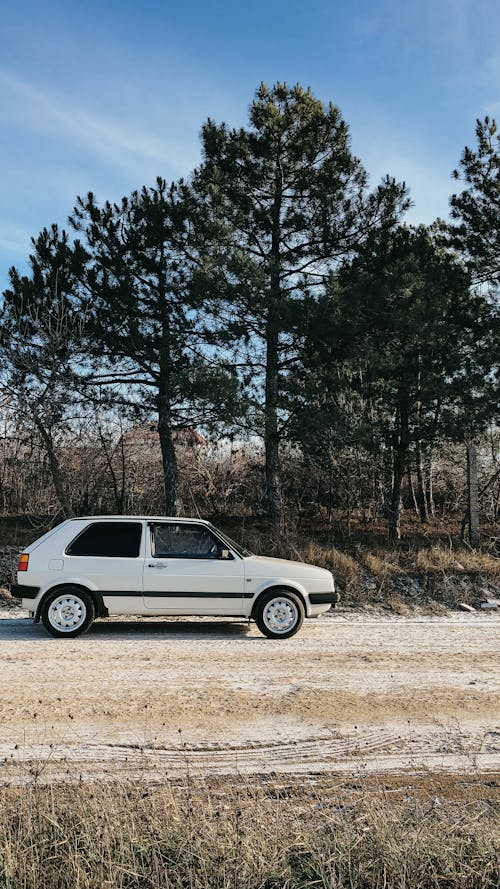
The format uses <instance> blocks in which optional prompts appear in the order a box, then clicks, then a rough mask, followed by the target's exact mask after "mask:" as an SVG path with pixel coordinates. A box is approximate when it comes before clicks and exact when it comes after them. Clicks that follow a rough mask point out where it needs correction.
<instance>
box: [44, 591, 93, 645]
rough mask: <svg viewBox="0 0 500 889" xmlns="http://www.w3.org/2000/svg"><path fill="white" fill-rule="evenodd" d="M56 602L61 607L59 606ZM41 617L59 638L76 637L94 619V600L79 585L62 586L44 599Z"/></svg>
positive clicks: (86, 628) (46, 626)
mask: <svg viewBox="0 0 500 889" xmlns="http://www.w3.org/2000/svg"><path fill="white" fill-rule="evenodd" d="M64 600H66V602H65V601H64ZM55 603H58V604H59V605H60V607H59V608H58V607H57V606H56V604H55ZM64 609H65V611H64ZM65 613H66V617H67V619H66V620H65ZM40 617H41V618H42V623H43V625H44V627H45V629H46V630H47V631H48V632H49V633H50V634H51V635H52V636H56V637H57V638H58V639H61V638H62V639H74V637H75V636H79V635H80V634H81V633H85V631H86V630H88V628H89V627H90V624H91V623H92V621H93V620H94V617H95V607H94V602H93V600H92V597H91V596H90V594H89V593H87V592H86V591H85V590H82V589H80V588H79V587H74V586H65V587H60V588H59V589H58V590H56V591H55V592H54V593H49V595H48V596H46V598H45V599H44V600H43V604H42V609H41V612H40ZM64 623H67V628H65V627H64Z"/></svg>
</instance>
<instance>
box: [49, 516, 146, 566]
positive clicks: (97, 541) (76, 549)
mask: <svg viewBox="0 0 500 889" xmlns="http://www.w3.org/2000/svg"><path fill="white" fill-rule="evenodd" d="M141 533H142V525H141V524H140V522H93V524H92V525H89V526H88V527H87V528H85V530H84V531H82V532H81V534H79V535H78V537H75V539H74V540H73V541H72V543H70V545H69V546H68V547H67V549H66V554H67V555H68V556H112V557H115V558H120V557H121V558H131V559H133V558H137V556H138V555H139V552H140V547H141Z"/></svg>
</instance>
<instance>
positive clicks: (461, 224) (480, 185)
mask: <svg viewBox="0 0 500 889" xmlns="http://www.w3.org/2000/svg"><path fill="white" fill-rule="evenodd" d="M476 137H477V148H476V149H475V150H472V149H471V148H467V147H466V148H465V149H464V152H463V154H462V157H461V159H460V166H459V169H458V170H454V172H453V176H454V178H455V179H459V180H462V181H463V182H464V183H465V188H464V190H463V191H462V192H461V193H460V194H454V195H452V197H451V199H450V206H451V212H450V215H451V218H452V219H453V220H456V225H452V226H449V227H448V229H447V231H448V236H449V242H450V243H451V244H452V245H453V246H454V247H455V248H456V249H458V250H459V251H460V252H461V253H462V254H463V255H464V257H465V259H466V261H467V263H468V265H469V268H470V270H471V273H472V276H473V279H474V280H475V281H476V282H487V283H490V284H493V285H496V286H498V285H499V284H500V134H499V133H498V132H497V126H496V123H495V121H494V120H490V118H489V117H485V118H484V120H478V121H477V122H476Z"/></svg>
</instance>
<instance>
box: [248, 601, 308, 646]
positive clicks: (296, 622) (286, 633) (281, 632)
mask: <svg viewBox="0 0 500 889" xmlns="http://www.w3.org/2000/svg"><path fill="white" fill-rule="evenodd" d="M254 616H255V623H256V624H257V626H258V628H259V630H260V632H261V633H263V634H264V636H267V637H268V638H269V639H289V638H290V636H294V635H295V633H297V632H298V630H300V628H301V626H302V622H303V620H304V606H303V604H302V602H301V600H300V599H299V597H298V596H296V595H295V594H294V593H291V592H289V591H288V590H282V591H280V590H273V591H272V592H270V593H267V594H266V595H265V596H263V597H262V599H260V600H259V602H258V603H257V607H256V610H255V615H254Z"/></svg>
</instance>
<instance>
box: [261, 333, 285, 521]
mask: <svg viewBox="0 0 500 889" xmlns="http://www.w3.org/2000/svg"><path fill="white" fill-rule="evenodd" d="M266 351H267V357H266V403H265V428H264V442H265V452H266V495H267V508H268V514H269V518H270V519H271V522H272V525H273V527H274V529H275V530H276V531H278V532H279V531H280V530H281V525H282V521H283V503H282V497H281V472H280V458H279V432H278V334H277V331H276V330H275V329H273V325H272V323H271V322H269V323H268V330H267V350H266Z"/></svg>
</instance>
